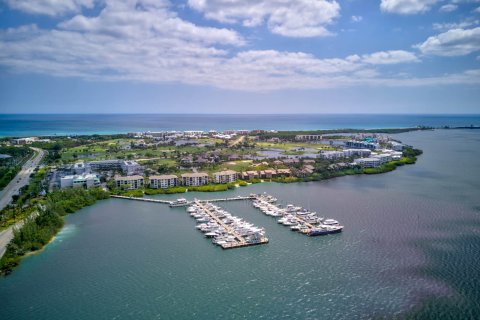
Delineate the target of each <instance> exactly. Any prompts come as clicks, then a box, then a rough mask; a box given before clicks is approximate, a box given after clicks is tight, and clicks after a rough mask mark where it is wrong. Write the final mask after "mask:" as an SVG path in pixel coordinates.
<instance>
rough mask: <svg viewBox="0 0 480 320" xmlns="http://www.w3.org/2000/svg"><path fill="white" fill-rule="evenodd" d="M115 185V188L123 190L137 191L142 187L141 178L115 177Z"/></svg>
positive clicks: (142, 181) (136, 176)
mask: <svg viewBox="0 0 480 320" xmlns="http://www.w3.org/2000/svg"><path fill="white" fill-rule="evenodd" d="M114 180H115V185H116V186H117V188H125V187H127V189H129V190H133V189H138V188H141V187H143V186H144V183H145V182H144V180H143V176H138V175H135V176H115V178H114Z"/></svg>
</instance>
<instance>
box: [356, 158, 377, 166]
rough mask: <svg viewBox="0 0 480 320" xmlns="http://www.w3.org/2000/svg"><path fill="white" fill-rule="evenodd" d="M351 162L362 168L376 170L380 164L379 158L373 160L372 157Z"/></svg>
mask: <svg viewBox="0 0 480 320" xmlns="http://www.w3.org/2000/svg"><path fill="white" fill-rule="evenodd" d="M353 162H354V163H355V164H358V165H360V166H361V167H363V168H377V167H379V166H380V164H381V160H380V159H379V158H374V157H370V158H359V159H355V160H353Z"/></svg>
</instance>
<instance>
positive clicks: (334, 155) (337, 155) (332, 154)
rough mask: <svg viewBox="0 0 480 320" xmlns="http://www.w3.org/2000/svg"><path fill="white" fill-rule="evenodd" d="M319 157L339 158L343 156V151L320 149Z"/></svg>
mask: <svg viewBox="0 0 480 320" xmlns="http://www.w3.org/2000/svg"><path fill="white" fill-rule="evenodd" d="M320 158H321V159H328V160H333V159H340V158H345V153H344V152H343V151H322V152H320Z"/></svg>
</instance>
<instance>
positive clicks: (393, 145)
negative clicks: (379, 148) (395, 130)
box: [390, 141, 404, 151]
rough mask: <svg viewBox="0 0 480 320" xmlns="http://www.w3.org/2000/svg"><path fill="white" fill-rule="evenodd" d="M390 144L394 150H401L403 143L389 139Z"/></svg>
mask: <svg viewBox="0 0 480 320" xmlns="http://www.w3.org/2000/svg"><path fill="white" fill-rule="evenodd" d="M390 145H391V146H392V149H393V150H395V151H403V147H404V145H403V144H401V143H398V142H396V141H390Z"/></svg>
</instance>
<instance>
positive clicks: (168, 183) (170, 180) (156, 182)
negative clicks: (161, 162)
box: [148, 174, 178, 189]
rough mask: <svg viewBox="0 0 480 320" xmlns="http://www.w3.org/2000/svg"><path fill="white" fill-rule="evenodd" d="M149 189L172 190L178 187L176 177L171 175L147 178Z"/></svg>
mask: <svg viewBox="0 0 480 320" xmlns="http://www.w3.org/2000/svg"><path fill="white" fill-rule="evenodd" d="M148 179H149V184H150V188H155V189H159V188H160V189H166V188H172V187H175V186H177V185H178V177H177V176H175V175H173V174H168V175H160V176H150V177H149V178H148Z"/></svg>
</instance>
